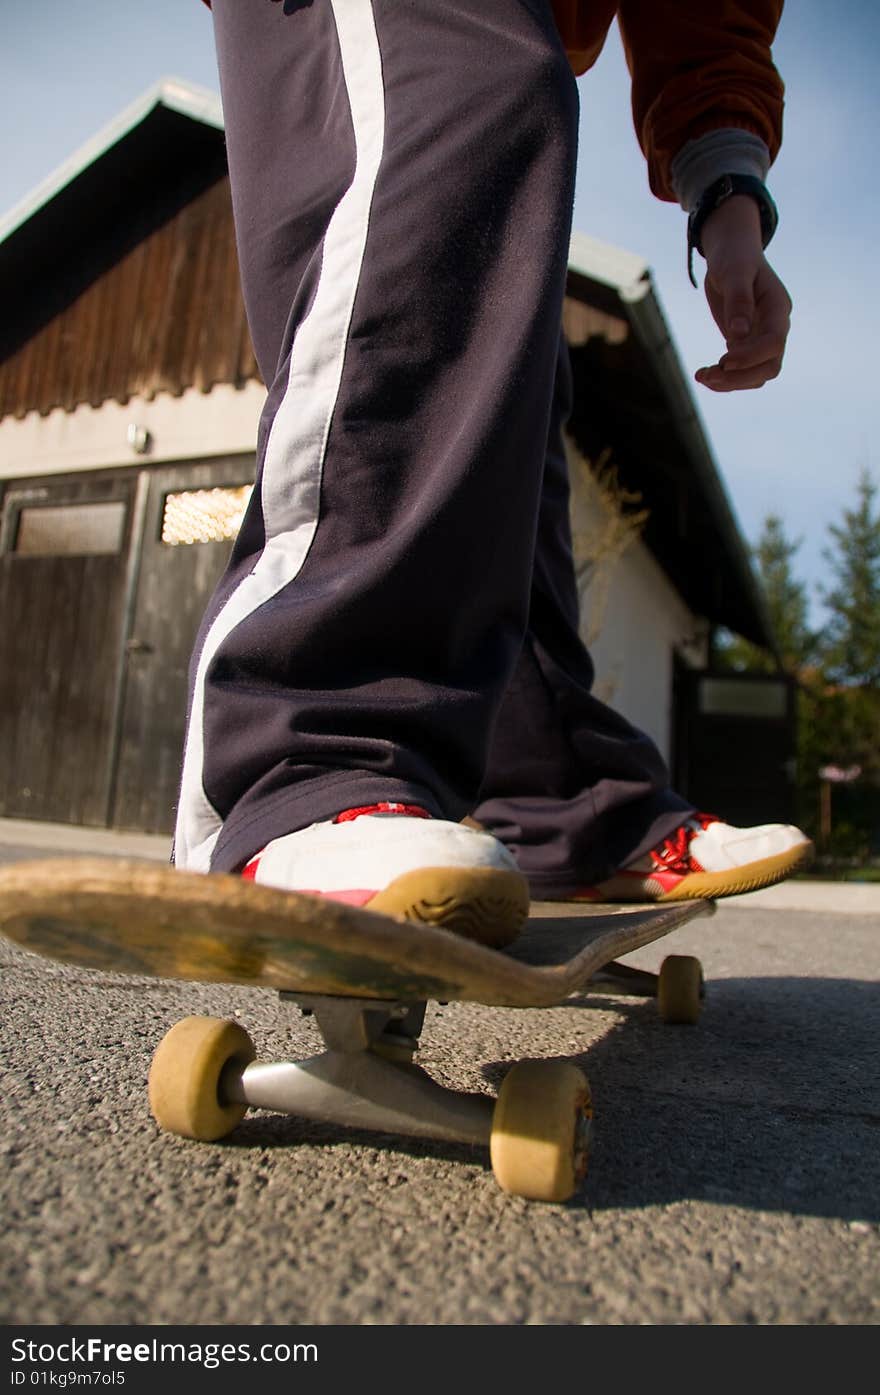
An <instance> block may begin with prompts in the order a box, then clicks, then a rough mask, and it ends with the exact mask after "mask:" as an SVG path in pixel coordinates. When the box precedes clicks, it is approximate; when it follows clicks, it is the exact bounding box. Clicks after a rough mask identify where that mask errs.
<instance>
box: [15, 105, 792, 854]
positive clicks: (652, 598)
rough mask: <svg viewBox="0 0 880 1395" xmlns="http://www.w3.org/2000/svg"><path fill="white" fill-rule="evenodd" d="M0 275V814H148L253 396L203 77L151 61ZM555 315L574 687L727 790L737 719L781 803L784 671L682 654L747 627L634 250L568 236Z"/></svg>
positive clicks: (47, 192)
mask: <svg viewBox="0 0 880 1395" xmlns="http://www.w3.org/2000/svg"><path fill="white" fill-rule="evenodd" d="M0 285H2V292H3V302H2V303H3V306H4V313H3V321H2V324H0V507H2V513H0V816H5V817H15V818H33V819H42V820H52V821H58V822H71V823H82V824H86V825H93V826H96V827H114V828H126V829H139V830H143V831H146V832H161V831H167V830H168V829H169V828H170V826H171V823H172V817H173V814H172V811H173V806H174V802H175V798H176V785H177V776H178V764H179V759H180V748H181V742H182V735H183V720H184V711H183V709H184V702H185V687H186V668H187V663H188V657H189V652H190V648H191V645H192V641H193V637H194V634H195V630H196V627H197V624H198V621H199V618H200V616H201V613H202V610H203V608H204V605H205V603H206V601H207V598H208V596H209V594H210V591H211V589H212V588H213V586H214V584H215V582H216V580H217V578H218V577H219V575H220V573H221V572H222V569H223V566H224V563H225V559H226V556H227V555H228V551H229V547H230V541H231V538H232V537H233V536H234V533H235V529H236V527H237V522H238V520H239V519H240V517H241V513H242V511H243V508H244V504H245V501H246V498H247V493H248V490H249V488H250V485H251V482H252V480H253V472H254V445H255V438H256V428H257V421H258V418H259V414H260V410H261V407H262V403H263V399H264V395H265V394H264V389H263V385H262V383H261V382H260V379H259V374H258V371H257V366H256V362H255V359H254V355H253V351H252V348H251V344H250V339H249V336H248V331H247V325H246V321H245V315H244V309H243V305H242V300H241V295H240V291H239V286H238V277H237V266H236V256H235V241H234V234H233V227H232V216H231V209H230V200H229V189H228V179H227V175H226V160H225V146H224V139H223V126H222V117H221V113H220V108H219V102H218V100H217V99H216V98H215V97H214V96H213V95H212V94H211V93H206V92H203V91H201V90H199V89H196V88H193V87H192V86H190V85H188V84H185V83H182V82H178V81H172V80H168V81H164V82H162V83H160V84H158V85H157V86H156V87H155V88H153V89H151V90H150V91H149V92H148V93H146V94H145V96H144V97H143V98H141V99H140V100H138V101H137V102H136V103H134V104H133V105H132V106H131V107H130V108H128V109H127V110H126V111H125V112H123V113H122V114H121V115H120V117H119V118H118V119H117V120H116V121H114V122H113V123H112V124H111V125H110V126H109V127H108V128H106V129H105V130H103V131H101V132H100V133H99V134H98V135H97V136H96V137H95V138H94V139H93V140H92V141H91V142H89V144H88V145H87V146H86V147H84V148H83V149H81V150H80V151H78V152H77V153H76V154H75V155H74V156H73V157H72V158H71V159H70V160H69V161H68V162H67V163H66V164H65V165H64V166H63V167H62V168H61V169H59V170H58V171H56V173H55V174H54V175H52V176H51V177H50V178H49V179H48V180H46V181H45V182H44V183H43V184H42V185H41V186H40V187H39V188H38V189H36V190H35V191H34V193H33V194H32V195H31V196H30V197H29V198H27V199H26V200H25V201H24V202H23V203H22V204H20V205H19V206H18V207H17V208H16V209H14V210H13V211H12V212H11V214H10V215H9V216H8V217H7V218H6V219H5V220H3V221H2V222H0ZM565 325H566V331H567V334H568V337H569V342H570V344H571V350H572V361H573V366H574V373H575V407H574V412H573V415H572V420H571V430H570V436H571V441H570V444H571V461H572V477H573V505H572V508H573V523H574V531H575V535H576V538H577V541H578V556H579V566H580V569H581V576H582V582H583V601H584V626H585V631H589V632H590V634H591V640H592V641H593V648H594V654H595V657H596V660H597V682H598V685H599V691H600V694H601V695H602V696H604V697H605V698H606V699H607V700H610V701H611V702H613V704H614V705H615V706H617V707H618V708H619V709H620V710H622V711H623V712H624V713H625V714H626V715H627V716H629V717H630V718H631V719H632V720H633V721H635V722H636V723H637V724H638V725H640V726H642V727H644V728H645V729H647V730H648V731H650V732H651V734H652V735H653V736H654V738H655V739H656V740H657V741H658V743H659V745H660V746H661V748H662V749H663V751H664V752H665V754H666V755H667V757H668V759H669V760H670V762H671V763H672V765H673V768H674V771H675V775H676V779H677V781H678V783H679V787H680V788H685V790H686V792H689V793H691V797H693V798H694V799H695V800H697V802H699V803H701V804H706V803H709V802H715V801H714V800H711V801H710V800H707V799H706V798H704V790H705V793H707V794H709V795H714V794H715V793H717V794H718V795H719V796H723V797H724V799H725V802H724V804H723V808H724V811H725V813H727V814H728V815H729V816H732V814H734V813H740V814H741V815H742V814H743V813H744V812H748V810H745V804H747V803H748V799H749V798H750V797H751V795H750V793H749V790H750V789H751V787H752V786H753V785H754V773H755V772H750V771H749V770H748V769H746V767H747V766H748V762H747V761H744V759H743V757H742V750H741V749H740V751H739V753H738V759H737V760H735V761H731V760H730V750H731V746H730V740H731V732H735V731H738V730H740V728H741V724H742V722H743V721H745V722H746V724H747V729H748V733H749V737H750V741H751V744H752V745H754V744H755V739H756V734H757V733H758V732H759V730H760V733H761V741H758V743H757V744H758V746H759V747H761V751H762V752H763V756H762V760H763V765H762V766H761V767H760V779H761V780H762V781H763V790H762V804H761V814H762V816H764V817H770V816H771V815H776V816H779V817H782V816H787V814H788V805H787V804H786V800H787V799H788V797H789V785H790V779H789V776H788V775H786V774H785V773H784V771H783V773H782V774H780V775H779V777H778V778H776V777H775V776H771V775H768V768H767V761H766V750H767V749H769V750H771V751H772V752H775V754H774V756H773V761H774V762H775V766H774V768H775V767H779V769H780V771H782V769H783V767H782V763H783V761H784V758H785V756H786V755H787V754H788V751H789V745H790V708H789V705H788V704H789V694H788V692H787V689H786V688H785V685H784V684H780V683H776V682H774V681H773V680H765V681H764V683H763V685H759V686H760V692H758V691H757V689H756V690H755V691H753V692H751V695H750V696H749V697H748V698H747V699H744V698H743V696H742V694H743V692H744V691H745V690H744V689H742V688H740V691H739V694H737V693H735V692H734V688H735V687H736V683H735V682H734V681H733V680H722V679H721V678H720V677H718V676H717V675H713V674H712V673H711V672H709V671H707V667H706V666H707V661H708V655H709V639H710V634H711V631H712V628H713V627H715V626H718V625H723V626H727V627H729V628H731V629H733V630H735V631H737V632H738V633H740V634H742V635H744V636H746V637H747V638H750V639H752V640H754V641H755V642H757V643H761V644H765V645H768V646H771V647H772V644H773V637H772V634H771V632H770V627H769V622H768V619H767V616H766V613H765V610H764V606H763V602H762V597H761V594H760V591H759V588H758V586H757V583H756V581H755V577H754V575H753V572H752V569H751V565H750V562H749V557H748V553H747V549H746V547H745V544H744V542H743V540H742V537H741V536H740V533H739V530H738V527H737V524H736V521H735V519H734V516H733V514H732V511H731V509H730V506H729V503H728V501H727V498H726V495H725V493H724V489H723V486H722V484H721V481H720V479H719V476H718V472H717V469H716V467H715V464H714V462H713V459H712V455H711V451H710V448H709V445H708V443H707V441H706V439H705V436H704V434H703V432H702V429H701V426H700V423H699V419H698V417H697V415H696V412H695V410H694V405H693V400H692V398H691V394H690V389H689V387H688V385H687V382H686V380H685V377H684V374H683V372H682V369H681V365H680V363H679V360H678V357H677V355H676V351H675V347H674V344H673V342H672V338H671V335H670V332H669V329H668V327H667V325H666V323H665V320H664V317H663V313H662V310H661V308H660V305H659V302H658V300H657V296H656V293H655V291H654V287H653V285H652V282H651V277H650V272H649V269H648V266H647V265H646V263H644V262H643V261H641V260H640V259H639V258H637V257H635V256H633V255H631V254H630V253H627V252H623V251H620V250H618V249H615V248H609V247H604V246H602V245H601V244H599V243H597V242H594V241H593V240H591V239H589V238H586V237H584V236H582V235H581V234H575V236H574V238H573V240H572V246H571V259H570V273H569V284H568V296H567V301H566V309H565ZM713 685H714V687H713ZM725 685H726V686H725ZM750 691H751V690H750ZM744 705H745V711H743V706H744ZM713 724H714V725H713ZM762 742H763V745H762V744H761V743H762ZM736 744H738V745H739V746H740V748H741V747H742V744H743V743H742V742H741V741H739V739H738V738H736ZM725 752H726V755H725ZM707 753H708V754H707ZM755 770H756V771H758V766H756V767H755ZM747 777H748V778H747ZM749 778H751V786H750V785H749ZM713 782H714V783H713ZM768 794H769V796H771V797H770V798H769V803H770V804H771V805H773V807H768ZM731 798H732V800H733V807H732V805H731ZM737 800H739V803H737ZM774 801H775V803H774ZM783 806H784V807H783Z"/></svg>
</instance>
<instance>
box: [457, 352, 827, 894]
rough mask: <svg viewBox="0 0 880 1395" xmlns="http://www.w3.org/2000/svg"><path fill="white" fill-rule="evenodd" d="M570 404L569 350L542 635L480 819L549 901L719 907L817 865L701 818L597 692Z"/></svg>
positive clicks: (551, 477) (793, 842)
mask: <svg viewBox="0 0 880 1395" xmlns="http://www.w3.org/2000/svg"><path fill="white" fill-rule="evenodd" d="M569 398H570V370H569V364H568V353H567V349H566V346H565V343H564V341H562V340H560V359H559V371H558V375H557V386H556V393H555V397H554V405H553V412H552V417H551V424H550V433H549V436H548V449H547V466H546V471H545V475H544V485H543V492H542V498H541V510H540V515H539V523H538V541H537V549H536V557H535V568H534V576H533V580H532V594H531V605H530V613H529V629H528V633H527V635H526V639H525V643H524V645H523V649H522V653H521V655H520V659H519V663H518V665H517V668H516V671H515V673H514V677H513V680H512V682H511V684H510V686H509V688H508V690H507V693H506V694H505V697H504V701H503V703H502V706H501V710H500V713H499V717H498V721H497V723H496V727H495V732H494V739H493V743H492V747H491V751H490V757H489V764H488V768H487V774H486V779H485V782H484V785H483V789H482V792H481V797H480V803H479V804H478V806H477V809H476V818H477V819H478V820H479V821H480V823H482V824H483V825H484V826H485V827H486V828H488V829H490V830H491V831H492V832H494V833H495V834H496V836H497V837H499V838H500V839H501V840H502V841H503V842H504V843H505V845H506V846H507V847H509V848H510V849H511V850H512V851H513V853H514V854H515V856H516V859H517V862H518V864H519V866H520V867H521V869H522V870H523V872H525V874H526V875H527V877H528V880H529V886H530V890H531V892H532V894H533V895H534V896H536V897H546V898H548V899H557V898H560V897H570V896H572V895H574V894H576V893H578V892H580V893H581V894H584V892H586V893H587V894H588V895H589V896H590V897H591V898H595V899H598V898H602V899H608V900H658V899H662V900H666V899H681V898H682V897H712V896H724V895H729V894H732V893H736V892H742V891H748V890H752V889H754V888H755V887H758V886H763V885H768V884H769V883H771V882H774V881H779V880H780V879H781V878H782V877H785V876H788V875H790V874H791V873H792V872H794V871H796V870H797V869H798V868H799V867H801V866H803V865H804V863H805V862H807V861H808V860H809V858H810V856H811V853H812V847H811V844H810V843H809V840H808V839H806V838H805V837H804V835H803V834H802V833H801V832H800V830H799V829H796V828H793V827H791V826H790V825H781V824H770V825H762V826H761V827H759V828H753V829H736V828H731V827H730V825H728V824H725V823H723V822H721V820H718V819H710V818H707V816H705V815H697V814H696V813H695V811H694V809H693V806H692V805H691V804H689V803H688V802H687V801H686V800H684V799H682V798H681V796H680V795H678V794H677V793H676V792H675V791H674V790H672V789H670V787H669V776H668V772H667V770H666V766H665V765H664V762H663V760H662V758H661V756H660V753H659V752H658V750H657V749H656V747H655V746H654V744H653V742H651V741H650V739H649V738H648V737H647V736H645V735H644V734H643V733H642V732H639V731H637V730H636V729H635V728H634V727H632V726H630V724H629V723H628V722H626V721H625V720H624V719H623V718H622V717H621V716H619V715H618V714H617V713H615V712H613V711H612V710H611V709H610V708H608V707H606V706H605V705H604V704H603V703H601V702H599V701H597V699H596V698H594V697H593V696H592V694H591V692H590V688H591V685H592V681H593V667H592V664H591V662H590V657H589V655H588V653H587V651H586V650H585V648H584V646H583V644H582V642H581V639H580V637H579V634H578V596H577V587H576V582H575V571H574V564H573V560H572V546H571V534H570V527H569V489H568V470H567V464H566V457H565V449H564V445H563V440H562V428H563V425H564V423H565V420H566V418H567V415H568V408H569Z"/></svg>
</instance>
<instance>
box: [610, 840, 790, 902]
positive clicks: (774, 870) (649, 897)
mask: <svg viewBox="0 0 880 1395" xmlns="http://www.w3.org/2000/svg"><path fill="white" fill-rule="evenodd" d="M813 853H814V848H813V844H812V843H809V842H807V843H799V844H798V845H797V847H795V848H789V849H788V851H787V852H784V853H777V854H776V856H775V857H765V858H762V859H761V860H760V861H758V862H749V863H747V864H746V866H744V867H730V868H726V869H725V870H724V871H723V872H691V873H690V874H689V875H688V876H685V877H682V879H681V881H680V882H679V883H678V885H677V886H674V887H672V888H671V889H670V890H668V891H663V892H660V893H659V894H657V893H656V892H655V893H653V894H652V892H651V891H650V889H649V888H650V885H651V882H652V880H653V879H652V877H651V875H650V873H646V874H645V877H644V879H643V880H641V881H640V882H639V884H638V885H637V884H636V882H635V879H634V878H631V877H628V878H626V880H624V879H623V878H621V880H620V881H619V882H618V881H616V879H614V878H611V879H610V880H609V881H607V882H604V883H603V884H602V886H600V887H599V888H598V890H599V891H600V892H601V894H602V897H603V899H605V900H608V901H615V902H619V901H653V902H656V903H657V905H660V904H662V903H663V902H668V901H701V900H707V901H713V900H717V899H718V898H719V897H723V896H740V895H743V894H744V893H746V892H749V891H760V890H761V888H762V887H765V886H774V885H775V884H776V882H781V881H784V880H785V878H786V877H790V876H791V875H792V873H793V872H796V871H798V870H799V869H800V868H801V867H806V866H808V865H809V863H810V862H812V860H813ZM655 885H657V883H656V882H655Z"/></svg>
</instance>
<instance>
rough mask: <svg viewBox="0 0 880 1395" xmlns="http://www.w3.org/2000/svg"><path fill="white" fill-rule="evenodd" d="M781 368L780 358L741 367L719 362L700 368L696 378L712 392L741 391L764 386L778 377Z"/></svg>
mask: <svg viewBox="0 0 880 1395" xmlns="http://www.w3.org/2000/svg"><path fill="white" fill-rule="evenodd" d="M781 370H782V360H781V359H778V358H774V359H768V360H766V362H764V363H756V364H754V365H752V366H751V367H749V368H739V369H734V368H729V367H723V366H722V363H720V362H719V363H716V364H712V365H711V366H709V367H706V368H698V369H697V371H696V373H695V374H694V378H695V379H696V381H697V382H698V383H699V384H700V385H701V387H706V388H710V389H711V390H712V392H741V391H742V390H743V389H747V388H762V387H763V386H764V384H765V383H769V382H770V381H771V380H772V379H773V378H778V377H779V374H780V372H781Z"/></svg>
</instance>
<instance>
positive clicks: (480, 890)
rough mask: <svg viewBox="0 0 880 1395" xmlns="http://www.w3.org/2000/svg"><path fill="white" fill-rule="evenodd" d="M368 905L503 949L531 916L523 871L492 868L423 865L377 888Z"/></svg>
mask: <svg viewBox="0 0 880 1395" xmlns="http://www.w3.org/2000/svg"><path fill="white" fill-rule="evenodd" d="M366 909H367V910H370V911H381V912H382V913H383V914H384V915H391V916H395V917H396V918H397V919H399V920H400V919H403V920H409V921H414V922H416V923H419V924H422V925H434V926H439V927H440V928H441V929H443V930H452V931H453V932H454V933H455V934H457V935H462V936H463V937H464V938H465V939H468V940H476V941H477V942H478V943H479V944H483V945H488V946H490V948H493V949H500V948H502V947H503V946H504V945H508V944H510V943H511V941H513V940H515V939H516V937H517V935H518V934H519V932H520V930H521V929H522V927H523V925H524V924H525V922H526V920H527V919H528V914H529V890H528V884H527V882H526V880H525V878H524V877H523V876H521V875H520V873H519V872H506V871H502V870H498V869H495V868H492V867H421V868H419V870H418V871H417V872H406V873H405V874H404V875H403V876H401V877H397V878H396V880H395V881H393V882H391V883H390V885H389V886H387V887H385V889H384V891H380V892H377V894H376V895H375V896H374V897H373V899H372V900H371V901H368V902H367V904H366Z"/></svg>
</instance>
